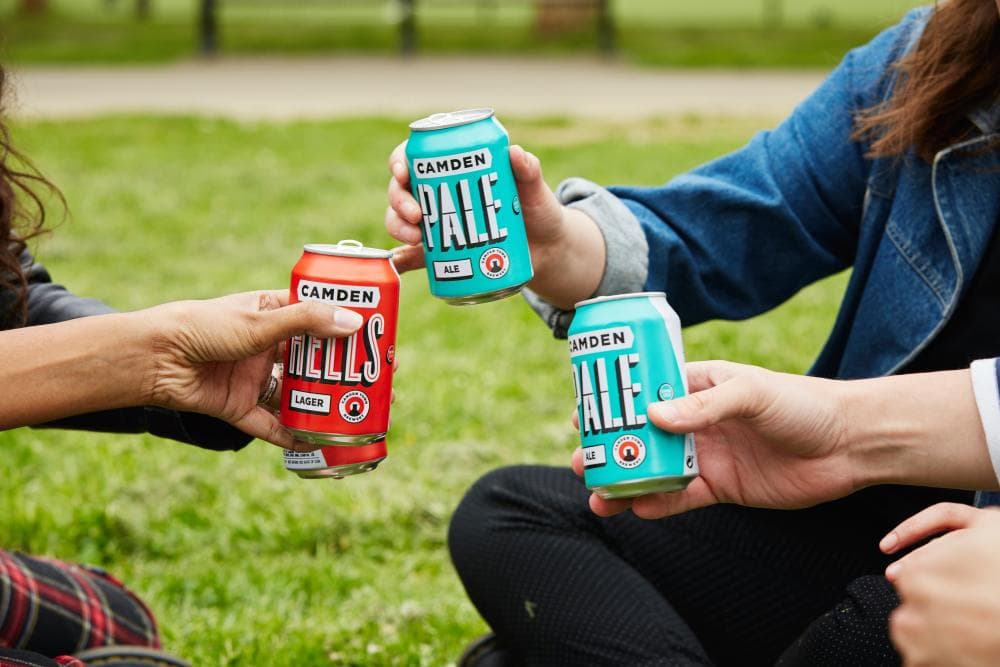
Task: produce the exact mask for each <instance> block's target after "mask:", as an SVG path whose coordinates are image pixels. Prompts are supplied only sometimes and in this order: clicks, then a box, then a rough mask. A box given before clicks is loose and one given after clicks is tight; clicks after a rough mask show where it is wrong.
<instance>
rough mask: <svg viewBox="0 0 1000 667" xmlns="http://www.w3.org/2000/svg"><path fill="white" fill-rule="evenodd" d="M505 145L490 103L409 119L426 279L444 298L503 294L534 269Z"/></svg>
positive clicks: (472, 299)
mask: <svg viewBox="0 0 1000 667" xmlns="http://www.w3.org/2000/svg"><path fill="white" fill-rule="evenodd" d="M509 147H510V141H509V139H508V138H507V131H506V130H505V129H504V128H503V126H502V125H501V124H500V121H498V120H497V119H496V115H495V114H494V113H493V109H466V110H464V111H454V112H450V113H436V114H434V115H433V116H428V117H427V118H422V119H421V120H418V121H415V122H413V123H410V140H409V141H408V142H407V144H406V159H407V162H408V163H409V168H410V183H411V187H412V189H413V196H414V197H416V198H417V201H418V202H419V203H420V211H421V214H422V218H423V219H422V223H421V227H422V232H423V244H424V262H425V264H426V266H427V280H428V283H429V284H430V289H431V293H432V294H433V295H434V296H436V297H439V298H441V299H444V300H445V301H447V302H448V303H451V304H455V305H469V304H475V303H484V302H486V301H495V300H497V299H502V298H504V297H506V296H510V295H511V294H516V293H517V292H520V291H521V288H522V287H523V286H524V284H525V283H526V282H528V281H529V280H531V277H532V275H534V274H533V272H532V269H531V255H530V253H529V251H528V238H527V235H526V234H525V231H524V219H523V217H522V215H521V204H520V202H519V201H518V198H517V187H516V184H515V183H514V174H513V173H512V172H511V169H510V157H509V155H508V148H509Z"/></svg>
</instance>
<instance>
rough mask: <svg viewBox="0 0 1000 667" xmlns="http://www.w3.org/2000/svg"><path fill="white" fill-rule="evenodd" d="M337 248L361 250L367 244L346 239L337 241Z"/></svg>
mask: <svg viewBox="0 0 1000 667" xmlns="http://www.w3.org/2000/svg"><path fill="white" fill-rule="evenodd" d="M337 247H338V248H343V249H345V250H361V249H362V248H364V247H365V244H364V243H362V242H361V241H355V240H354V239H344V240H343V241H337Z"/></svg>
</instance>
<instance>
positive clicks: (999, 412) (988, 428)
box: [970, 359, 1000, 480]
mask: <svg viewBox="0 0 1000 667" xmlns="http://www.w3.org/2000/svg"><path fill="white" fill-rule="evenodd" d="M970 368H971V371H972V391H973V393H974V394H975V395H976V406H977V407H978V408H979V418H980V419H982V421H983V432H984V433H985V434H986V446H987V447H988V448H989V450H990V460H991V461H992V462H993V472H994V473H995V474H996V476H997V480H1000V388H998V386H997V385H998V383H1000V359H980V360H979V361H973V362H972V366H971V367H970Z"/></svg>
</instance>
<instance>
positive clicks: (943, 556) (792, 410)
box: [573, 359, 1000, 667]
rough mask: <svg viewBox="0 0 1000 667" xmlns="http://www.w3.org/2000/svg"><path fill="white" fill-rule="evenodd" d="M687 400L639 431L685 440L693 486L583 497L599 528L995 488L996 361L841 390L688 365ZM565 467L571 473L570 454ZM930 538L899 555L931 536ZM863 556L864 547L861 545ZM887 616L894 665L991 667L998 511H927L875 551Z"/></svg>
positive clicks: (999, 452)
mask: <svg viewBox="0 0 1000 667" xmlns="http://www.w3.org/2000/svg"><path fill="white" fill-rule="evenodd" d="M687 375H688V384H689V386H690V388H691V392H692V393H691V395H689V396H685V397H682V398H678V399H674V400H672V401H667V402H664V403H655V404H653V405H652V406H650V409H649V413H648V414H649V418H650V421H651V422H652V423H653V424H655V425H656V426H657V427H659V428H662V429H664V430H667V431H671V432H675V433H694V434H695V438H696V440H697V443H698V459H699V466H700V469H701V470H700V476H699V477H698V478H696V479H695V480H693V481H692V482H691V484H690V485H689V486H688V487H687V488H686V489H685V490H683V491H679V492H676V493H655V494H649V495H646V496H639V497H637V498H632V499H620V500H605V499H603V498H601V497H600V496H598V495H597V494H592V495H591V496H590V506H591V509H592V510H593V511H594V512H595V513H596V514H597V515H599V516H603V517H610V516H614V515H616V514H618V513H620V512H623V511H625V510H627V509H631V510H632V513H633V514H634V515H635V516H637V517H640V518H642V519H647V520H655V519H662V518H664V517H668V516H673V515H676V514H680V513H683V512H690V511H694V510H697V509H698V508H701V507H708V506H711V505H716V504H719V503H733V504H738V505H743V506H746V507H757V508H771V509H797V508H802V507H812V506H814V505H818V504H820V503H824V502H829V501H831V500H835V499H837V498H841V497H844V496H846V495H848V494H851V493H854V492H856V491H858V490H860V489H864V488H868V487H871V486H875V485H880V484H909V485H919V486H926V487H947V488H955V489H980V490H985V492H984V494H983V495H991V496H994V498H995V497H996V495H997V494H995V493H994V492H996V491H997V490H998V489H1000V359H987V360H981V361H977V362H974V363H973V364H972V365H971V367H970V368H968V369H964V370H958V371H945V372H938V373H918V374H912V375H901V376H896V377H886V378H876V379H870V380H854V381H850V382H845V381H836V380H826V379H820V378H810V377H800V376H796V375H790V374H787V373H774V372H770V371H767V370H764V369H762V368H756V367H753V366H746V365H743V364H733V363H727V362H698V363H692V364H690V365H689V366H688V372H687ZM573 469H574V471H575V472H576V473H577V474H578V475H583V457H582V450H579V449H578V450H577V451H576V452H575V453H574V455H573ZM946 531H950V532H948V534H947V535H945V536H944V537H941V538H940V539H937V540H934V541H933V542H930V543H928V544H924V545H923V546H920V547H919V548H917V549H915V550H910V551H909V552H907V550H909V549H910V548H911V547H913V546H914V545H917V544H919V543H920V542H921V541H923V540H925V539H927V538H929V537H932V536H934V535H936V534H939V533H942V532H946ZM873 546H874V545H873ZM878 546H879V548H880V549H881V550H882V552H883V553H885V554H887V555H896V554H904V555H903V556H902V558H899V559H898V560H896V561H894V562H892V563H890V564H889V565H888V567H887V568H886V570H885V576H886V578H887V579H888V580H889V581H890V582H891V583H892V584H893V585H894V587H895V589H896V591H897V593H898V595H899V597H900V605H899V607H897V608H896V610H895V611H894V612H892V615H891V617H890V618H889V631H890V636H891V639H892V642H893V644H894V645H895V647H896V648H897V649H898V651H899V654H900V655H901V657H902V658H903V661H904V663H905V664H906V665H909V666H911V667H922V666H927V667H931V666H933V667H946V666H948V665H956V666H969V667H989V666H990V665H997V664H1000V631H998V628H1000V573H998V572H997V569H996V568H995V567H993V561H994V558H995V557H996V554H997V553H998V552H1000V511H998V509H997V508H996V507H991V508H989V509H981V508H973V507H970V506H968V505H961V504H957V503H941V504H937V505H933V506H932V507H929V508H927V509H925V510H923V511H922V512H920V513H918V514H916V515H915V516H912V517H910V518H908V519H906V520H905V521H903V522H902V523H900V524H899V525H898V526H896V527H895V528H893V529H892V530H891V531H890V532H889V533H888V534H887V535H885V536H884V537H883V538H882V539H881V541H880V542H879V544H878ZM860 602H861V601H859V600H849V601H847V602H845V603H844V604H843V605H842V606H838V607H836V608H834V609H833V610H831V611H829V612H827V613H826V614H824V615H823V616H822V617H820V618H819V619H817V620H816V621H814V622H813V624H812V625H811V626H810V630H809V634H807V635H805V636H803V637H801V638H800V639H799V641H798V642H797V643H796V644H794V645H793V646H792V647H791V648H790V649H789V650H788V651H787V652H786V653H785V655H784V657H783V659H782V662H781V663H780V664H799V663H802V664H806V663H807V662H808V657H809V656H810V654H811V653H812V651H813V650H814V648H813V643H814V642H815V641H817V640H818V639H820V638H822V637H823V636H829V635H832V634H836V627H837V625H838V624H839V623H840V622H841V620H840V617H842V616H845V615H848V616H850V615H854V614H857V613H859V611H861V610H859V609H857V608H854V607H853V605H857V604H859V603H860Z"/></svg>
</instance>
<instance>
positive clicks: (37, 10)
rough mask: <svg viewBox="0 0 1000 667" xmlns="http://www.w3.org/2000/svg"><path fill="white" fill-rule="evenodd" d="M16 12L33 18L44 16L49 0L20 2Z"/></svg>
mask: <svg viewBox="0 0 1000 667" xmlns="http://www.w3.org/2000/svg"><path fill="white" fill-rule="evenodd" d="M18 10H19V11H20V12H21V13H22V14H29V15H33V16H37V15H40V14H44V13H46V12H47V11H49V0H21V4H20V7H19V8H18Z"/></svg>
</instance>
